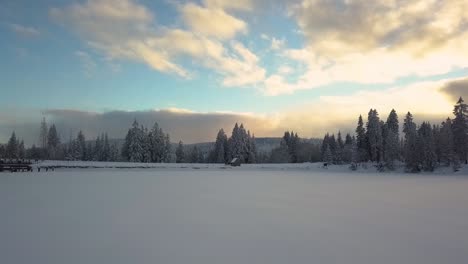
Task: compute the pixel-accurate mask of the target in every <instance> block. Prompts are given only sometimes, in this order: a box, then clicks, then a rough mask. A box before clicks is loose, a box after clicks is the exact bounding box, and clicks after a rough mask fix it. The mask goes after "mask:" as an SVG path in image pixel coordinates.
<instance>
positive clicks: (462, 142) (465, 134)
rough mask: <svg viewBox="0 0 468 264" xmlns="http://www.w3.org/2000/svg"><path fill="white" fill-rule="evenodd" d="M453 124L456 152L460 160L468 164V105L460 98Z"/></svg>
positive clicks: (454, 111)
mask: <svg viewBox="0 0 468 264" xmlns="http://www.w3.org/2000/svg"><path fill="white" fill-rule="evenodd" d="M453 114H454V115H455V118H454V119H453V122H452V129H453V142H454V151H455V154H456V155H457V157H458V159H459V160H460V161H461V162H464V163H465V164H468V105H467V104H466V103H465V101H463V98H462V97H460V99H459V100H458V102H457V104H456V105H455V107H454V109H453Z"/></svg>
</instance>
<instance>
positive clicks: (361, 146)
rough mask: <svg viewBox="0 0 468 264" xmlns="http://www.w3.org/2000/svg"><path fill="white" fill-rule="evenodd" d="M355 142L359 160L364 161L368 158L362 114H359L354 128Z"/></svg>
mask: <svg viewBox="0 0 468 264" xmlns="http://www.w3.org/2000/svg"><path fill="white" fill-rule="evenodd" d="M356 144H357V149H358V157H359V158H358V160H359V162H366V161H367V160H368V159H369V154H368V140H367V133H366V129H365V128H364V121H363V120H362V115H360V116H359V119H358V125H357V128H356Z"/></svg>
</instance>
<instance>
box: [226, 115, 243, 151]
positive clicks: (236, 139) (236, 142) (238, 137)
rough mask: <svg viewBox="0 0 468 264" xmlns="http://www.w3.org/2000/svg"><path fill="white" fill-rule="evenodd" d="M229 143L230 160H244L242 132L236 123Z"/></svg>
mask: <svg viewBox="0 0 468 264" xmlns="http://www.w3.org/2000/svg"><path fill="white" fill-rule="evenodd" d="M228 142H229V159H233V158H239V159H241V160H244V157H243V156H242V154H243V153H242V152H243V143H242V132H241V131H240V128H239V125H238V124H237V123H236V124H235V125H234V128H233V129H232V135H231V137H230V138H229V140H228Z"/></svg>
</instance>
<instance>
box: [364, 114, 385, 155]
mask: <svg viewBox="0 0 468 264" xmlns="http://www.w3.org/2000/svg"><path fill="white" fill-rule="evenodd" d="M366 136H367V140H368V144H369V145H368V153H369V157H370V160H371V161H374V162H380V161H381V158H382V152H383V140H382V128H381V124H380V118H379V115H378V113H377V110H375V109H371V110H370V111H369V115H368V120H367V135H366Z"/></svg>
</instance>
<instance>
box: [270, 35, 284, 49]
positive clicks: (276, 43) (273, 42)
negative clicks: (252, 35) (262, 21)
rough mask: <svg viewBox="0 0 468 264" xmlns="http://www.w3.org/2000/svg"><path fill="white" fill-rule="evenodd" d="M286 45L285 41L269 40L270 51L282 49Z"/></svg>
mask: <svg viewBox="0 0 468 264" xmlns="http://www.w3.org/2000/svg"><path fill="white" fill-rule="evenodd" d="M285 44H286V39H284V38H283V39H277V38H274V37H273V38H271V49H272V50H280V49H282V48H283V47H284V45H285Z"/></svg>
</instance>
